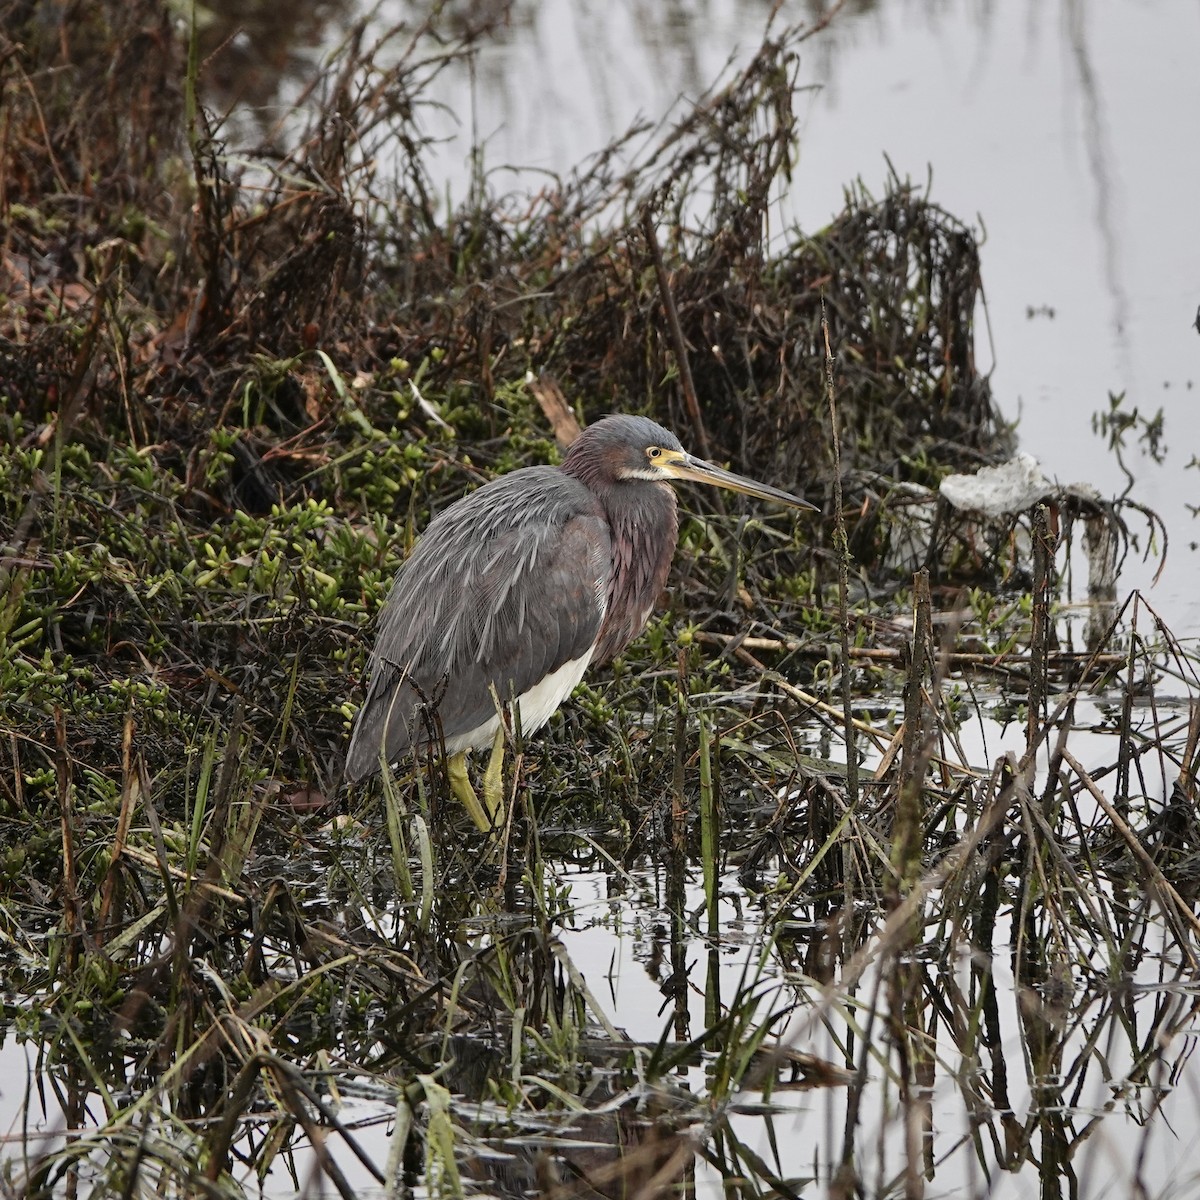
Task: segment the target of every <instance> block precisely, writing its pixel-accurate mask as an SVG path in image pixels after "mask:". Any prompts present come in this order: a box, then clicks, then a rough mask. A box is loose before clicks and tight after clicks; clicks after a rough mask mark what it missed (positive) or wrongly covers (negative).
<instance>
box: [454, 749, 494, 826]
mask: <svg viewBox="0 0 1200 1200" xmlns="http://www.w3.org/2000/svg"><path fill="white" fill-rule="evenodd" d="M489 769H490V768H489ZM446 774H447V775H448V776H449V777H450V790H451V791H452V792H453V793H454V795H455V797H456V798H457V799H458V802H459V803H460V804H461V805H462V806H463V808H465V809H466V810H467V812H468V813H470V814H471V820H472V821H474V822H475V826H476V828H477V829H478V830H479V831H480V832H481V833H491V831H492V822H491V821H490V820H489V819H488V814H487V813H485V812H484V811H483V805H481V804H480V803H479V797H478V796H476V795H475V789H474V788H473V787H472V786H471V780H470V777H469V776H468V775H467V755H466V752H465V751H461V752H460V753H458V754H452V755H451V756H450V758H449V760H448V761H447V762H446ZM484 794H485V796H486V794H487V793H486V791H485V793H484ZM489 807H490V805H489Z"/></svg>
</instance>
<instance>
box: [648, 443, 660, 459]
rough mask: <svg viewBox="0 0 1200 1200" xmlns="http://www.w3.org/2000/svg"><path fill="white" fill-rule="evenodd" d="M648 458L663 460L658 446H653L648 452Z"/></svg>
mask: <svg viewBox="0 0 1200 1200" xmlns="http://www.w3.org/2000/svg"><path fill="white" fill-rule="evenodd" d="M646 457H647V458H661V457H662V451H661V450H660V449H659V448H658V447H657V446H651V447H650V449H649V450H647V451H646Z"/></svg>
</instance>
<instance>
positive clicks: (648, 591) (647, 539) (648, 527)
mask: <svg viewBox="0 0 1200 1200" xmlns="http://www.w3.org/2000/svg"><path fill="white" fill-rule="evenodd" d="M593 492H594V493H595V495H596V498H597V499H598V500H599V501H600V505H601V507H602V508H603V509H604V514H605V516H606V518H607V519H608V527H609V536H610V537H611V539H612V561H613V573H612V578H611V580H610V582H609V588H608V605H607V609H606V612H605V617H604V624H603V625H602V626H601V630H600V638H599V641H598V643H597V646H596V653H595V656H594V658H593V661H594V662H597V663H602V662H605V661H607V660H608V659H610V658H612V657H613V656H614V655H617V654H620V653H621V651H622V650H624V649H625V647H626V646H627V645H629V643H630V642H631V641H633V639H634V638H635V637H637V636H638V634H639V633H641V632H642V630H643V629H645V628H646V622H647V621H648V620H649V619H650V614H651V613H652V612H653V611H654V608H655V605H656V604H657V603H658V599H659V596H660V595H661V594H662V591H663V588H664V587H665V586H666V583H667V575H668V573H669V572H670V570H671V559H672V557H673V556H674V554H675V542H676V538H677V536H678V533H679V515H678V510H677V508H676V503H675V491H674V489H673V488H672V487H671V485H670V484H667V483H654V482H650V481H649V480H647V481H646V482H645V483H636V484H635V483H630V482H623V483H620V484H618V485H616V486H612V487H608V488H595V487H593Z"/></svg>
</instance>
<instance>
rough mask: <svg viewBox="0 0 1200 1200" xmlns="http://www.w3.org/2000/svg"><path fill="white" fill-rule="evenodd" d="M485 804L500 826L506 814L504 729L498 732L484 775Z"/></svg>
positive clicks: (493, 821) (494, 820)
mask: <svg viewBox="0 0 1200 1200" xmlns="http://www.w3.org/2000/svg"><path fill="white" fill-rule="evenodd" d="M483 803H484V805H485V806H486V807H487V811H488V816H489V817H491V819H492V823H493V824H499V817H500V815H501V814H502V813H503V812H504V727H503V726H501V727H500V728H499V729H497V730H496V737H495V740H494V741H493V742H492V756H491V758H489V759H488V765H487V770H486V771H485V772H484V774H483Z"/></svg>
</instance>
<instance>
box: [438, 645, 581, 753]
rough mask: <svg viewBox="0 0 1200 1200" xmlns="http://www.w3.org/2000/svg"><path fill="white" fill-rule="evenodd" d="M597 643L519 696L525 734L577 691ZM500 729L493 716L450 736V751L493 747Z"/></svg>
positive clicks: (539, 727)
mask: <svg viewBox="0 0 1200 1200" xmlns="http://www.w3.org/2000/svg"><path fill="white" fill-rule="evenodd" d="M594 650H595V647H594V646H590V647H589V648H588V650H587V652H586V653H585V654H583V655H582V656H581V657H579V658H573V659H571V660H570V661H569V662H565V663H563V665H562V666H561V667H559V668H558V670H557V671H551V672H550V674H549V675H547V676H546V677H545V679H542V680H540V681H539V682H538V683H535V684H534V685H533V687H531V688H530V689H529V691H527V692H523V693H522V694H521V695H520V696H518V697H517V708H518V710H519V711H520V714H521V733H522V734H523V735H528V734H531V733H535V732H536V731H537V730H539V729H541V727H542V726H543V725H545V723H546V722H547V721H548V720H550V718H551V716H552V715H553V714H554V713H555V712H556V711H557V710H558V708H559V707H560V706H561V705H562V702H563V701H564V700H565V699H566V698H567V697H568V696H569V695H570V694H571V693H572V692H573V691H574V690H575V685H576V684H577V683H578V682H579V681H580V680H581V679H582V678H583V673H584V671H586V670H587V669H588V664H589V663H590V662H591V661H592V653H593V651H594ZM499 728H500V716H499V714H496V715H495V716H492V717H489V718H488V720H486V721H484V723H483V724H482V725H477V726H476V727H475V728H474V729H471V730H468V731H467V732H466V733H460V734H459V735H458V736H457V737H452V738H447V739H446V753H447V754H458V753H459V752H460V751H462V750H481V749H483V748H484V747H485V746H488V747H490V746H491V744H492V739H493V738H494V737H495V736H496V730H497V729H499Z"/></svg>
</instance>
